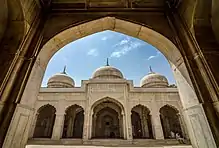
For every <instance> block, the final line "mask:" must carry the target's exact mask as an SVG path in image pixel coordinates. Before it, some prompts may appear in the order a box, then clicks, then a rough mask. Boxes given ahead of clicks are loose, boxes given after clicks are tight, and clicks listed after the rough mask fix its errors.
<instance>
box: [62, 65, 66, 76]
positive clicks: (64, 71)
mask: <svg viewBox="0 0 219 148" xmlns="http://www.w3.org/2000/svg"><path fill="white" fill-rule="evenodd" d="M62 73H64V74H66V65H65V66H64V69H63V72H62Z"/></svg>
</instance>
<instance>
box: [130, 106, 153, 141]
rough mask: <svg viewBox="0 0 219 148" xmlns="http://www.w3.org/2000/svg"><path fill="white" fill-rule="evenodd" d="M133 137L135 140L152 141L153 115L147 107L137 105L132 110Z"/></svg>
mask: <svg viewBox="0 0 219 148" xmlns="http://www.w3.org/2000/svg"><path fill="white" fill-rule="evenodd" d="M131 113H132V114H131V122H132V135H133V138H134V139H141V138H144V139H152V138H153V133H152V125H151V115H150V111H149V109H148V108H147V107H145V106H143V105H137V106H135V107H133V108H132V110H131Z"/></svg>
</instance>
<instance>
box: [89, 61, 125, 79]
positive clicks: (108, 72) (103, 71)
mask: <svg viewBox="0 0 219 148" xmlns="http://www.w3.org/2000/svg"><path fill="white" fill-rule="evenodd" d="M92 78H93V79H123V74H122V72H121V71H120V70H118V69H117V68H115V67H113V66H109V63H108V60H107V64H106V66H102V67H100V68H98V69H97V70H95V71H94V73H93V75H92Z"/></svg>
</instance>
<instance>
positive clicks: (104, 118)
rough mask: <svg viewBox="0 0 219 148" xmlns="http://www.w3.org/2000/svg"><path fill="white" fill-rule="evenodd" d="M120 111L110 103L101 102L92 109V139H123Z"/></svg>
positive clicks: (115, 105) (114, 104)
mask: <svg viewBox="0 0 219 148" xmlns="http://www.w3.org/2000/svg"><path fill="white" fill-rule="evenodd" d="M122 119H123V115H122V109H121V108H120V107H119V106H118V105H117V104H116V103H114V102H112V101H103V102H101V103H99V104H98V105H97V106H95V107H94V109H93V130H92V137H93V138H99V139H108V138H112V139H114V138H123V137H124V136H123V120H122Z"/></svg>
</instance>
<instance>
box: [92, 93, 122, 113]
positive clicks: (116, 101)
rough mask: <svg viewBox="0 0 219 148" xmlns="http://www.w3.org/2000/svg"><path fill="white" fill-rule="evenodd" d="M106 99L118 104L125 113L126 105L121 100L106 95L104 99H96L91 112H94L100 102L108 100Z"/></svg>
mask: <svg viewBox="0 0 219 148" xmlns="http://www.w3.org/2000/svg"><path fill="white" fill-rule="evenodd" d="M106 101H109V102H112V103H114V104H116V105H118V107H119V108H120V109H121V111H122V113H124V106H123V104H122V103H121V102H120V101H119V100H116V99H113V98H110V97H105V98H102V99H99V100H97V101H95V102H94V103H93V104H92V105H91V112H92V113H93V111H94V108H95V107H96V106H98V105H99V104H101V103H103V102H106Z"/></svg>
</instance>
